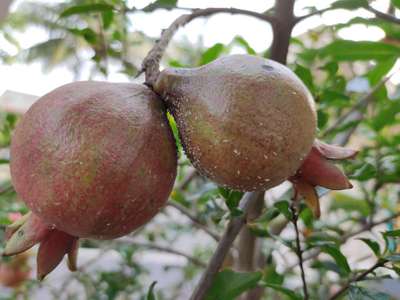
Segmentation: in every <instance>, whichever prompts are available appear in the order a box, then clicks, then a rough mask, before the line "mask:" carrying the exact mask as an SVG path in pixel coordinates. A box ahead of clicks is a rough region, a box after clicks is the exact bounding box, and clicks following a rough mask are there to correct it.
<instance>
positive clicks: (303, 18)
mask: <svg viewBox="0 0 400 300" xmlns="http://www.w3.org/2000/svg"><path fill="white" fill-rule="evenodd" d="M333 9H336V8H334V7H327V8H324V9H321V10H316V11H313V12H311V13H309V14H307V15H304V16H299V17H297V18H296V19H295V23H296V24H297V23H299V22H300V21H303V20H305V19H308V18H310V17H313V16H316V15H321V14H323V13H324V12H327V11H329V10H333Z"/></svg>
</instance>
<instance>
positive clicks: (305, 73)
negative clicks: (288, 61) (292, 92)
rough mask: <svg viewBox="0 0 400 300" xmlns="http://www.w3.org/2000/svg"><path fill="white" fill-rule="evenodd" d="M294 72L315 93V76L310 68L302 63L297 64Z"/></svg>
mask: <svg viewBox="0 0 400 300" xmlns="http://www.w3.org/2000/svg"><path fill="white" fill-rule="evenodd" d="M294 72H295V73H296V75H297V76H299V77H300V79H301V80H302V81H303V82H304V84H305V85H306V86H307V87H308V89H309V90H310V91H311V92H312V93H314V92H315V87H314V82H313V76H312V74H311V71H310V69H308V68H305V67H303V66H302V65H299V64H296V67H295V68H294Z"/></svg>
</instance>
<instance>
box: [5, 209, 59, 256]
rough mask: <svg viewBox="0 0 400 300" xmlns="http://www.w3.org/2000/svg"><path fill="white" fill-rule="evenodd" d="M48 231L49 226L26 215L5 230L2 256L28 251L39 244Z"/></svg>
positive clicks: (29, 214)
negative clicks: (5, 239) (5, 240)
mask: <svg viewBox="0 0 400 300" xmlns="http://www.w3.org/2000/svg"><path fill="white" fill-rule="evenodd" d="M50 231H51V228H50V226H49V225H47V224H45V223H44V222H43V221H42V220H41V219H39V218H38V217H36V216H35V215H34V214H32V213H28V214H27V215H25V216H24V217H22V218H20V219H18V220H17V221H15V222H14V223H13V224H11V225H10V226H9V227H8V228H7V230H6V236H7V243H6V246H5V249H4V252H3V255H4V256H9V255H15V254H19V253H21V252H24V251H26V250H28V249H29V248H31V247H33V246H34V245H36V244H38V243H40V242H41V241H42V240H43V239H44V238H45V237H46V236H47V235H48V234H49V232H50Z"/></svg>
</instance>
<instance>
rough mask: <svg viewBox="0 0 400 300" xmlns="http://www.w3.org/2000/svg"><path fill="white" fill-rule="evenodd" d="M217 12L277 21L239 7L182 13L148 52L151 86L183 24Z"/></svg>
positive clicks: (144, 67)
mask: <svg viewBox="0 0 400 300" xmlns="http://www.w3.org/2000/svg"><path fill="white" fill-rule="evenodd" d="M216 13H230V14H241V15H248V16H252V17H255V18H258V19H260V20H263V21H266V22H269V23H271V24H273V23H276V20H275V18H274V17H272V16H268V15H265V14H260V13H257V12H253V11H249V10H243V9H237V8H219V7H215V8H205V9H195V10H193V12H192V13H190V14H185V15H181V16H180V17H178V18H177V19H176V20H175V21H174V22H172V24H171V25H170V26H169V27H168V28H167V29H165V30H164V31H163V33H162V35H161V37H160V39H159V40H158V41H157V42H156V44H155V45H154V47H153V48H152V49H151V50H150V52H149V53H148V54H147V56H146V57H145V59H144V60H143V63H142V70H143V71H144V72H145V77H146V84H147V85H149V86H153V84H154V83H155V81H156V80H157V77H158V74H159V72H160V71H159V68H160V60H161V57H162V55H163V54H164V52H165V50H166V48H167V46H168V44H169V42H170V41H171V39H172V37H173V36H174V34H175V32H176V31H177V30H178V29H179V28H180V27H182V26H184V25H186V24H187V23H189V22H190V21H192V20H193V19H196V18H198V17H207V16H210V15H213V14H216Z"/></svg>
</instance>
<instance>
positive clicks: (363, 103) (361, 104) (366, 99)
mask: <svg viewBox="0 0 400 300" xmlns="http://www.w3.org/2000/svg"><path fill="white" fill-rule="evenodd" d="M393 74H395V73H392V74H391V75H389V76H386V77H385V78H383V79H382V80H381V81H380V82H379V83H378V84H376V85H375V86H374V87H373V88H372V89H371V90H370V91H369V92H368V94H366V95H365V96H364V97H363V98H361V99H360V100H359V101H358V102H357V103H356V104H355V105H354V106H353V107H352V108H351V109H350V110H349V111H347V112H346V113H344V114H343V115H341V116H340V117H339V118H337V119H336V121H335V123H333V124H332V125H331V126H330V127H329V128H328V129H326V130H325V131H324V134H323V135H322V137H325V136H327V135H328V134H329V133H331V132H332V131H334V130H335V129H336V128H337V127H339V126H340V125H342V124H343V122H344V121H345V120H346V119H347V118H348V117H349V116H350V115H352V114H354V113H357V112H358V111H359V110H360V109H362V108H364V107H365V106H367V105H368V104H369V102H371V101H372V100H373V99H374V97H373V96H374V94H375V93H376V92H377V91H378V90H379V89H380V88H381V87H382V86H383V85H384V84H385V83H386V82H387V81H388V80H389V79H390V78H391V77H392V76H393ZM358 113H359V112H358ZM359 114H360V113H359ZM361 116H362V115H361ZM357 117H360V116H358V115H357Z"/></svg>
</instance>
